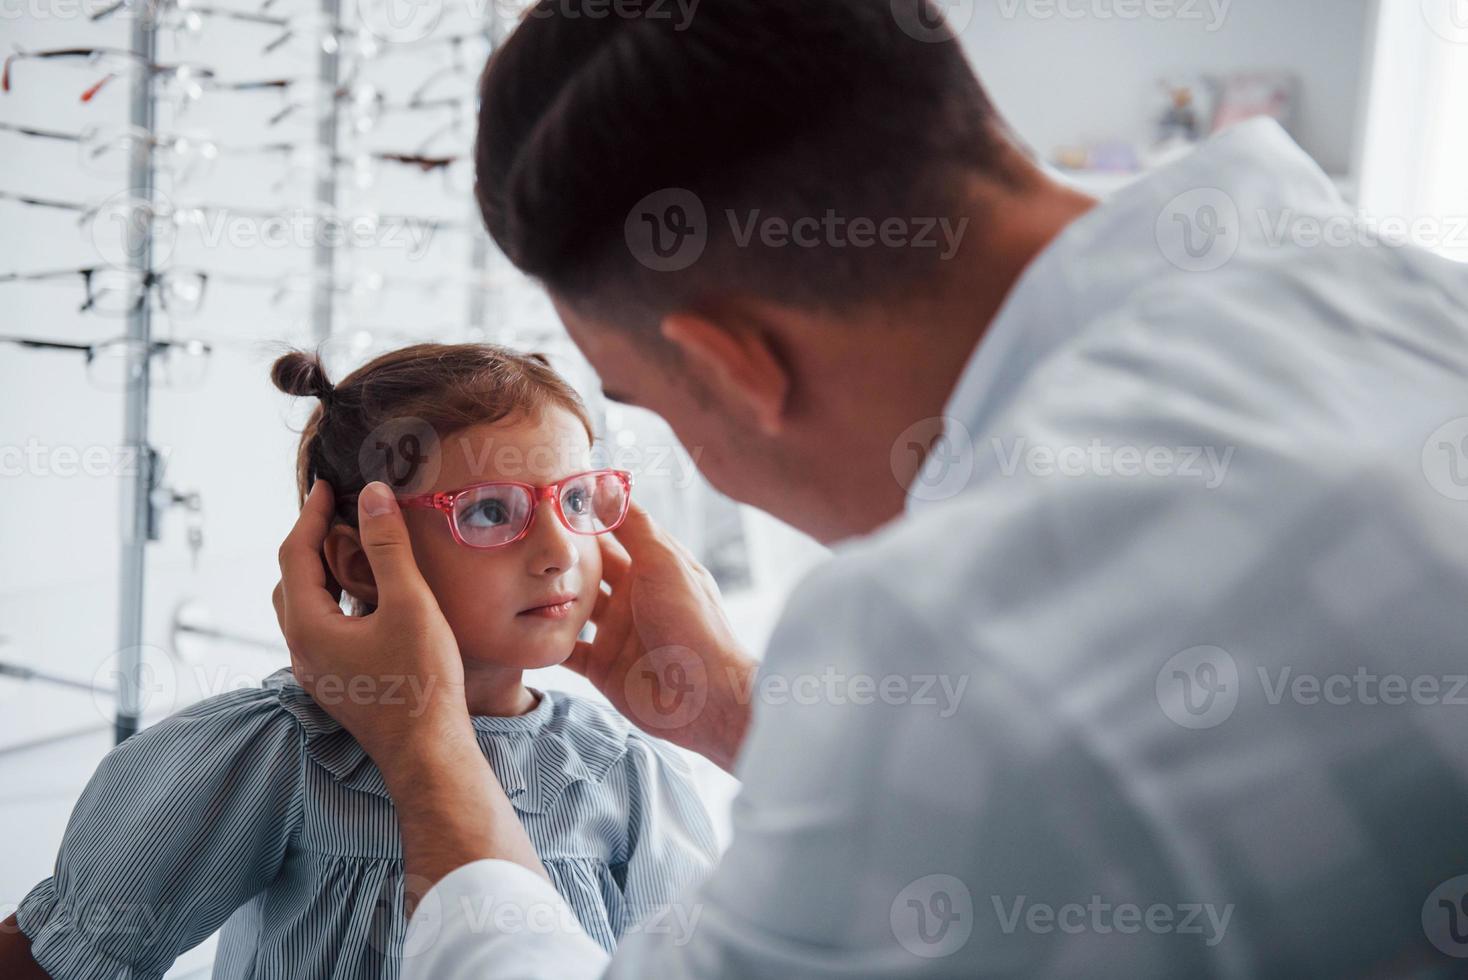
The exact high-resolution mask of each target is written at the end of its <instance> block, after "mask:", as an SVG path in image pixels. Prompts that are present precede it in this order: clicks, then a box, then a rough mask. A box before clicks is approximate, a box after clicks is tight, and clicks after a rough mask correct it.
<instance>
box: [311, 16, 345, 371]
mask: <svg viewBox="0 0 1468 980" xmlns="http://www.w3.org/2000/svg"><path fill="white" fill-rule="evenodd" d="M321 14H322V19H323V21H324V22H325V23H326V25H327V30H328V31H329V32H330V33H328V34H326V35H323V43H322V45H321V48H320V51H319V57H320V61H319V62H318V65H317V80H318V82H319V84H320V95H319V98H320V102H319V108H318V111H317V114H316V152H317V154H318V156H317V158H316V161H317V166H316V211H317V217H316V220H315V223H314V227H315V228H316V243H315V266H314V268H315V272H316V276H315V289H314V292H313V297H312V299H313V302H312V312H311V329H312V332H313V333H314V334H315V337H316V342H317V343H318V344H319V343H321V342H322V341H324V340H326V339H327V338H328V337H330V336H331V320H332V304H333V302H334V301H335V298H336V249H335V248H334V247H333V246H332V244H331V243H332V241H333V239H334V235H328V234H324V233H323V232H324V229H323V228H322V226H321V220H322V217H321V216H322V215H323V214H325V215H328V216H329V220H333V221H334V220H335V212H336V187H337V181H336V144H337V116H338V112H339V110H340V107H341V96H340V94H339V93H338V89H339V87H340V85H341V59H340V55H339V51H340V40H339V39H340V38H341V36H342V35H341V31H340V27H341V0H321ZM327 39H330V40H327Z"/></svg>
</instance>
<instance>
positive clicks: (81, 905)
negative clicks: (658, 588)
mask: <svg viewBox="0 0 1468 980" xmlns="http://www.w3.org/2000/svg"><path fill="white" fill-rule="evenodd" d="M474 726H475V729H476V730H477V732H478V735H479V744H480V747H481V748H482V749H483V750H484V754H485V756H486V758H488V760H489V762H490V765H491V767H492V768H493V769H494V771H495V773H496V774H497V775H498V777H499V779H500V781H501V783H502V784H503V785H504V787H505V790H506V792H507V793H508V794H509V796H510V799H511V801H512V802H513V803H514V806H515V809H516V811H517V812H518V813H519V815H520V818H521V821H522V822H523V824H524V825H525V829H526V830H527V831H528V833H529V835H530V839H531V841H532V842H533V843H534V844H535V848H536V850H537V852H538V853H539V854H540V856H541V860H542V861H543V862H544V864H545V867H546V870H547V871H548V872H549V873H550V876H551V881H552V883H553V884H554V885H555V887H556V890H557V891H558V892H559V893H560V894H561V896H562V897H563V898H564V899H565V900H566V903H567V904H568V905H569V906H570V907H571V909H572V910H573V911H574V913H575V915H576V918H577V920H578V921H579V922H580V924H581V926H582V927H583V928H584V929H585V930H586V931H587V932H588V933H589V934H590V935H591V936H592V937H594V938H595V939H596V941H597V942H599V943H600V944H601V945H602V946H603V947H604V948H606V949H608V950H611V949H612V948H613V947H614V946H615V945H616V942H617V940H618V938H619V937H620V936H621V935H622V934H623V933H624V932H626V931H628V930H629V929H631V928H633V927H634V926H636V925H637V924H638V923H639V922H640V921H641V920H643V918H644V917H646V916H649V915H651V914H654V913H656V912H658V911H659V910H660V909H667V908H669V907H671V906H672V903H673V900H674V898H675V897H676V896H677V895H678V893H679V892H680V891H682V890H683V889H684V888H685V886H687V885H689V884H690V883H691V882H692V881H695V880H697V879H698V878H700V877H701V876H702V875H703V874H704V873H705V872H706V871H707V870H708V868H709V867H711V865H712V863H713V860H714V858H715V855H716V844H715V841H714V835H713V831H712V828H711V826H710V823H709V819H708V815H707V813H706V812H705V810H704V809H703V806H702V804H701V803H700V802H699V800H698V797H697V796H696V795H695V793H694V791H693V789H692V785H691V782H690V780H689V776H688V772H687V770H686V768H685V766H684V764H683V762H682V760H680V759H679V758H678V757H677V756H676V754H675V753H673V752H672V751H671V750H670V749H668V748H667V747H665V746H663V745H662V744H660V743H657V742H655V741H653V740H650V739H648V738H646V737H645V736H643V735H642V734H641V733H639V732H637V731H635V730H633V729H631V728H630V726H629V725H628V724H627V722H626V721H625V720H624V719H622V718H621V717H620V716H619V715H617V714H616V713H615V712H614V711H612V710H611V709H610V708H606V707H603V706H601V705H599V704H596V703H594V702H591V701H587V700H584V699H581V698H575V697H571V696H569V695H566V694H561V693H559V692H542V696H541V698H540V702H539V704H538V705H537V706H536V708H535V709H534V710H532V711H531V712H530V713H529V714H526V715H522V716H520V717H515V718H489V717H484V718H475V719H474ZM416 891H419V892H421V889H416ZM403 892H404V879H403V863H402V851H401V844H400V840H399V835H398V822H397V816H396V813H395V811H394V809H393V806H392V801H391V799H390V798H389V796H388V794H387V789H386V787H385V786H384V785H383V782H382V776H381V774H380V773H379V772H378V770H377V767H376V766H375V765H373V763H372V761H371V759H369V758H368V757H367V754H366V753H365V752H364V751H363V750H362V748H361V747H360V746H359V745H358V744H357V743H356V741H355V740H353V739H352V737H351V736H350V735H349V734H348V733H347V732H346V731H345V730H343V729H342V728H341V727H340V726H339V725H337V724H336V722H335V721H333V720H332V719H331V718H330V716H328V715H327V714H326V713H325V712H324V711H323V710H322V709H321V708H320V707H319V706H317V705H316V703H315V702H313V701H312V700H311V699H310V697H309V696H307V694H306V692H305V691H304V690H302V688H301V687H300V686H299V685H297V684H296V683H295V681H294V679H293V678H292V677H291V676H290V672H289V671H285V670H283V671H280V672H279V673H277V674H275V675H273V676H272V677H271V678H269V679H268V680H267V681H266V682H265V685H264V687H262V688H259V689H252V690H245V691H236V692H232V693H230V694H225V695H221V696H219V697H215V698H210V699H208V700H206V701H203V702H200V703H199V704H197V705H194V706H193V707H191V708H189V709H187V710H185V711H183V712H180V713H179V714H177V715H174V716H173V717H172V718H170V719H168V720H167V721H164V722H162V723H160V724H159V725H157V726H155V727H153V728H150V729H148V730H147V731H145V732H143V733H141V734H139V735H138V736H136V737H134V738H133V739H131V740H129V741H128V742H126V743H124V744H123V745H121V746H120V747H118V748H117V749H116V750H114V751H113V752H112V753H111V754H110V755H108V756H107V758H106V759H105V760H103V762H102V764H101V766H100V767H99V768H98V770H97V773H96V775H95V776H93V777H92V780H91V782H90V784H88V786H87V788H86V790H85V791H84V792H83V793H82V796H81V799H80V800H79V801H78V803H77V806H76V810H75V811H74V812H73V814H72V817H71V822H70V824H69V825H68V827H67V831H66V837H65V839H64V840H63V841H62V845H61V853H60V855H59V857H58V858H57V862H56V871H55V874H54V876H53V877H51V878H48V879H46V880H45V881H43V882H41V883H40V884H39V885H37V886H36V887H35V888H34V889H33V890H32V891H31V893H30V894H29V895H27V896H26V898H25V900H24V902H22V903H21V906H20V909H19V911H18V913H17V915H18V920H19V925H20V928H21V931H22V932H24V933H25V935H26V936H27V937H29V938H30V940H31V943H32V947H31V948H32V954H33V955H34V957H35V959H36V961H37V962H38V963H39V964H40V965H41V967H42V968H43V969H45V970H46V972H47V973H49V974H50V975H51V976H52V977H56V978H64V980H104V978H105V980H118V978H127V980H141V978H152V977H161V976H162V975H163V974H164V972H165V971H167V969H168V968H169V966H170V965H171V964H172V963H173V961H174V959H175V958H177V957H178V956H179V955H180V954H181V953H183V952H184V951H186V950H188V949H190V948H191V947H193V946H195V945H197V944H198V943H200V942H202V941H203V940H204V939H205V938H207V937H208V936H210V935H211V934H212V933H213V932H214V931H215V930H216V929H218V928H219V927H220V925H221V924H222V923H226V920H227V924H225V925H224V931H223V934H222V935H221V937H220V944H219V952H218V957H217V959H216V961H215V967H214V977H215V978H216V980H244V978H257V980H264V978H282V980H310V978H323V980H324V978H332V980H357V978H369V977H370V978H394V977H396V976H397V975H398V973H399V969H400V967H401V965H402V960H403V957H404V956H405V955H406V956H411V955H414V949H413V947H414V944H415V942H416V941H417V939H416V937H411V936H410V937H408V942H407V945H406V947H405V942H404V940H405V932H406V923H405V921H404V917H403ZM484 914H485V916H486V919H485V921H486V923H493V922H495V920H494V919H493V918H491V917H490V916H491V915H492V912H491V911H490V910H489V909H486V910H485V911H484ZM486 927H489V926H488V925H487V926H486ZM512 927H513V926H512ZM430 938H431V937H430Z"/></svg>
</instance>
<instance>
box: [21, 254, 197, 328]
mask: <svg viewBox="0 0 1468 980" xmlns="http://www.w3.org/2000/svg"><path fill="white" fill-rule="evenodd" d="M103 273H116V274H118V275H124V276H130V277H131V278H133V279H134V280H137V281H138V283H139V285H138V287H137V288H138V296H137V299H136V300H134V301H133V303H132V304H131V305H130V306H129V307H128V308H127V309H125V310H122V311H120V312H119V313H118V314H116V315H120V316H127V315H128V314H130V313H136V312H137V311H138V310H140V309H142V308H143V301H144V300H145V299H146V298H147V295H148V290H150V289H156V290H157V291H158V305H159V308H160V309H162V310H163V311H164V312H174V311H170V310H169V309H168V290H167V289H165V288H163V287H164V285H165V284H166V283H167V282H168V281H169V280H174V279H180V278H183V279H190V280H193V281H194V282H196V283H198V286H199V304H200V305H202V304H203V302H204V292H205V290H206V289H207V288H208V286H209V273H207V272H204V271H202V270H197V269H190V270H181V269H169V270H165V271H162V272H159V271H149V272H143V273H139V272H134V271H130V270H125V269H114V268H111V267H105V266H87V267H85V268H81V269H58V270H56V271H53V272H26V273H20V272H12V273H8V274H6V275H0V284H3V283H7V282H45V281H46V280H49V279H65V278H69V277H71V276H81V277H82V288H83V290H84V291H85V294H86V300H85V302H83V303H82V305H81V307H80V308H79V309H78V311H77V312H79V313H88V312H91V311H92V309H93V308H94V307H96V305H97V301H98V300H99V299H100V298H101V296H100V294H99V293H98V292H97V290H96V288H95V285H94V280H95V278H96V277H97V276H98V275H99V274H103Z"/></svg>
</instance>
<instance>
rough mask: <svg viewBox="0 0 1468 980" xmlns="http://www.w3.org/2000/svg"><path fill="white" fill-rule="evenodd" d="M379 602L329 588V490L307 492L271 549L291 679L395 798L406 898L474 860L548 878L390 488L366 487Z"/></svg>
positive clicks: (362, 515)
mask: <svg viewBox="0 0 1468 980" xmlns="http://www.w3.org/2000/svg"><path fill="white" fill-rule="evenodd" d="M357 507H358V518H359V520H358V525H359V528H360V530H361V534H362V546H363V548H364V549H365V550H366V552H367V560H368V561H369V562H370V563H371V565H372V575H373V577H374V579H375V580H376V582H377V608H376V610H374V611H373V612H372V613H370V614H369V615H366V616H347V615H346V614H345V613H343V612H342V610H341V606H340V605H339V603H338V601H337V600H336V599H334V598H333V597H332V594H331V592H330V591H328V582H327V572H326V566H325V564H324V563H323V561H322V558H321V545H322V542H324V541H325V540H326V532H327V530H328V529H329V528H330V526H331V514H332V492H331V488H330V487H329V486H327V485H326V484H325V483H323V482H321V481H317V483H316V485H315V486H314V487H312V488H311V495H310V496H309V497H307V498H306V503H305V506H303V507H302V508H301V516H300V518H299V519H298V520H297V521H296V526H295V527H294V528H293V529H292V530H291V533H290V535H289V536H288V537H287V538H286V539H285V543H284V544H282V545H281V547H280V574H281V581H280V584H279V585H277V586H276V587H275V613H276V615H277V616H278V617H279V618H280V629H281V632H282V633H284V634H285V639H286V645H287V646H289V647H290V651H291V666H292V668H293V669H294V670H295V675H296V680H298V681H300V683H301V685H302V686H303V687H305V688H306V690H307V691H309V692H310V693H311V696H312V697H313V698H314V699H315V700H316V703H317V704H319V705H321V707H322V708H324V709H326V711H327V713H329V714H330V715H331V716H332V717H333V718H335V719H336V720H337V721H339V722H341V724H342V727H344V728H345V729H346V730H347V731H349V732H351V733H352V735H353V736H354V737H356V739H357V741H358V742H359V743H360V744H361V746H362V748H363V749H365V750H366V751H367V754H368V755H370V756H372V759H373V761H374V762H376V763H377V767H378V768H379V769H381V770H382V776H383V781H384V782H385V783H386V784H387V788H388V792H389V793H391V794H392V797H393V802H394V803H395V804H396V805H397V811H398V820H399V823H400V825H401V831H402V838H403V860H404V865H405V869H406V872H407V874H408V879H409V883H410V884H412V885H413V888H411V889H410V894H409V895H408V901H409V904H410V905H411V904H412V903H413V902H414V901H416V899H417V897H419V895H418V894H417V893H418V892H419V891H421V890H426V889H427V888H428V887H429V886H431V885H433V884H434V883H435V882H437V881H438V880H439V879H440V878H442V877H443V876H444V875H446V874H448V873H449V872H450V871H453V870H454V869H455V868H458V867H462V866H463V865H465V864H468V863H470V862H471V861H477V860H480V859H482V858H500V859H503V860H507V861H514V862H516V863H517V864H520V865H523V866H524V867H526V868H529V869H530V870H531V871H533V872H535V873H536V874H539V875H541V876H542V877H544V876H545V868H544V866H543V865H542V864H541V862H540V858H539V856H538V855H537V854H536V853H535V848H534V847H533V846H531V843H530V838H529V837H527V836H526V834H525V828H524V827H522V826H521V825H520V821H519V817H518V816H517V815H516V813H515V811H514V808H513V807H512V806H511V804H510V801H509V799H508V798H507V797H506V796H505V791H504V788H503V787H501V786H500V784H499V781H498V780H497V779H496V778H495V775H494V772H493V771H492V770H491V769H490V768H489V763H488V762H487V761H486V760H485V758H484V754H483V753H482V752H481V751H480V750H479V743H478V740H477V739H476V738H475V737H474V726H473V724H472V723H471V722H470V721H469V708H468V704H467V703H466V701H465V696H464V663H463V661H462V660H461V659H460V658H459V645H458V643H457V641H455V639H454V633H453V630H452V629H450V628H449V624H448V621H447V620H446V619H444V617H443V612H442V611H441V610H440V609H439V608H438V601H437V600H436V599H434V597H433V593H432V591H430V590H429V588H428V584H427V583H426V582H424V581H423V576H422V574H421V573H420V572H419V571H418V565H417V562H415V561H414V560H413V549H412V545H411V543H410V542H409V540H408V528H407V526H406V525H405V524H404V523H403V514H402V511H401V510H399V508H398V505H397V500H396V498H394V497H393V495H392V491H391V490H389V489H388V488H387V487H386V486H385V485H384V484H381V483H373V484H369V485H368V486H367V488H366V489H364V490H363V491H362V493H361V495H360V497H359V499H358V502H357Z"/></svg>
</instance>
